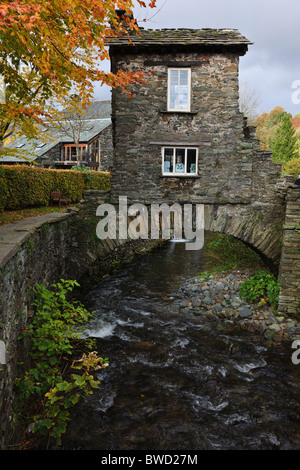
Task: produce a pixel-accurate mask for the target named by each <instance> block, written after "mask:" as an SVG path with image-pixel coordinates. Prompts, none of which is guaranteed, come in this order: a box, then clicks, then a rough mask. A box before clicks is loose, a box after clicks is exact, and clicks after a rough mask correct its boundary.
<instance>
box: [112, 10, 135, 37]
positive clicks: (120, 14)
mask: <svg viewBox="0 0 300 470" xmlns="http://www.w3.org/2000/svg"><path fill="white" fill-rule="evenodd" d="M116 16H117V21H118V22H119V23H121V24H122V26H123V27H124V29H126V31H127V32H129V33H130V32H132V31H131V28H130V27H129V26H128V24H127V21H128V20H129V21H132V20H134V16H133V15H130V14H129V13H127V12H126V10H116ZM134 22H135V24H137V22H136V20H134Z"/></svg>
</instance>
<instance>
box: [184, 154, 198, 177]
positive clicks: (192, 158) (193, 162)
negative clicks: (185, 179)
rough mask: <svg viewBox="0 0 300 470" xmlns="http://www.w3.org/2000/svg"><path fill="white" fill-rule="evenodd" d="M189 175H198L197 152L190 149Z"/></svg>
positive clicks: (188, 159)
mask: <svg viewBox="0 0 300 470" xmlns="http://www.w3.org/2000/svg"><path fill="white" fill-rule="evenodd" d="M186 172H187V173H196V150H195V149H188V151H187V165H186Z"/></svg>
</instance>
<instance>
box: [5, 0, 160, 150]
mask: <svg viewBox="0 0 300 470" xmlns="http://www.w3.org/2000/svg"><path fill="white" fill-rule="evenodd" d="M155 3H156V0H148V1H147V2H144V1H142V0H135V1H133V0H114V1H113V0H102V1H99V0H29V1H28V0H15V1H5V0H4V1H2V2H1V5H0V76H1V78H2V86H3V87H5V96H6V99H5V102H3V100H1V102H0V142H1V141H3V140H4V138H5V137H7V135H8V134H9V133H10V132H11V131H12V129H14V130H16V129H18V131H19V132H22V133H25V134H26V135H28V136H29V137H32V136H33V135H34V132H31V134H30V132H29V134H28V131H29V130H30V129H31V130H32V126H30V123H31V124H32V125H33V126H34V123H36V122H39V121H40V119H41V118H42V117H43V116H44V115H45V114H47V115H49V114H51V112H50V108H49V104H51V102H52V101H53V100H55V99H56V98H58V99H60V100H61V99H62V98H63V97H64V96H66V95H68V94H69V93H70V91H72V92H73V93H77V94H79V95H80V96H81V98H82V100H83V102H89V100H90V99H91V98H92V95H93V89H94V84H95V83H101V84H108V85H109V86H118V87H121V88H122V89H123V91H126V85H128V84H129V83H131V82H132V81H140V80H141V79H142V78H143V74H142V73H140V72H138V71H137V72H128V73H120V72H117V73H116V74H113V73H111V72H104V71H103V70H102V68H101V62H102V61H103V60H105V59H108V47H107V45H108V42H107V41H108V38H109V37H112V36H115V35H118V34H127V33H126V28H129V29H132V30H134V29H137V25H136V24H135V23H134V22H133V21H132V20H130V19H128V18H126V22H125V25H126V27H124V24H122V23H120V22H118V21H117V15H116V10H124V11H126V13H128V15H129V17H130V15H132V14H133V9H134V5H135V4H137V5H139V6H141V7H147V6H148V7H151V8H154V7H155ZM25 123H26V125H25Z"/></svg>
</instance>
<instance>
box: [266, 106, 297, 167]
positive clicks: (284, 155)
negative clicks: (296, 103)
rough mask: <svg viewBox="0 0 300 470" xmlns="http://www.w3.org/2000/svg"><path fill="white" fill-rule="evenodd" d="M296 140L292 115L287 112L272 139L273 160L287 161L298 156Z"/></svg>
mask: <svg viewBox="0 0 300 470" xmlns="http://www.w3.org/2000/svg"><path fill="white" fill-rule="evenodd" d="M296 142H297V137H296V136H295V129H294V128H293V124H292V120H291V115H290V114H285V115H284V116H283V117H282V119H281V124H280V126H279V127H278V129H277V130H276V133H275V136H274V139H273V141H272V145H271V149H272V151H273V161H274V162H276V163H286V162H288V161H289V160H292V159H293V158H295V157H297V156H298V154H297V148H296Z"/></svg>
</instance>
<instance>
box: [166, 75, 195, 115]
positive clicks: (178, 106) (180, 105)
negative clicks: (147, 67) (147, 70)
mask: <svg viewBox="0 0 300 470" xmlns="http://www.w3.org/2000/svg"><path fill="white" fill-rule="evenodd" d="M190 110H191V69H188V68H184V69H180V68H169V69H168V111H190Z"/></svg>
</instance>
